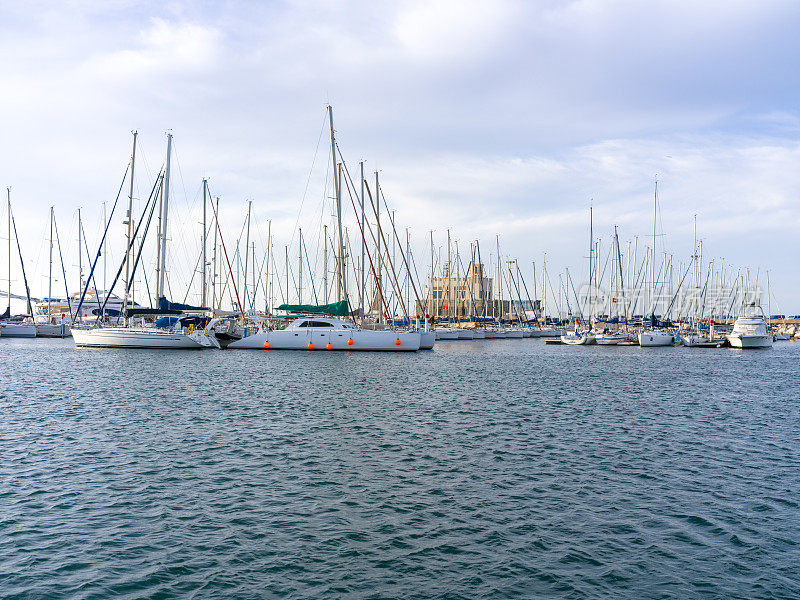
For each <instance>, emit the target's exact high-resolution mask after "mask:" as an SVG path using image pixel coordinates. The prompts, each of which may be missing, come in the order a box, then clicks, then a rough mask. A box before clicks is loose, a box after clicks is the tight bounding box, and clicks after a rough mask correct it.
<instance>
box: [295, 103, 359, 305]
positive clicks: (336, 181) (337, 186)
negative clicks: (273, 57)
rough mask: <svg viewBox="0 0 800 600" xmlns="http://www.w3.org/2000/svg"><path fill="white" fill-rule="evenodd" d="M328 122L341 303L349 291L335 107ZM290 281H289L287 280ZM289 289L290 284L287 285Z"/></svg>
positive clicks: (329, 114) (338, 284)
mask: <svg viewBox="0 0 800 600" xmlns="http://www.w3.org/2000/svg"><path fill="white" fill-rule="evenodd" d="M328 122H329V123H330V127H331V162H332V164H333V189H334V193H335V194H336V225H337V227H336V228H337V230H338V232H337V233H338V238H339V248H338V251H337V253H336V281H337V289H336V295H337V301H341V300H342V297H343V296H344V297H346V296H347V291H346V290H345V289H344V285H345V282H344V273H342V256H343V255H344V243H343V239H342V190H341V181H340V178H341V167H340V166H339V162H338V161H337V160H336V136H335V134H334V128H333V107H332V106H331V105H330V104H329V105H328ZM287 281H288V279H287ZM287 287H288V283H287Z"/></svg>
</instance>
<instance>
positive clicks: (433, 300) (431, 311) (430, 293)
mask: <svg viewBox="0 0 800 600" xmlns="http://www.w3.org/2000/svg"><path fill="white" fill-rule="evenodd" d="M433 267H434V262H433V229H431V284H430V288H429V289H428V314H429V315H431V316H432V317H433V316H434V313H435V312H436V311H435V307H436V298H434V297H433V294H434V289H435V288H436V286H435V285H434V284H433V275H434V272H433Z"/></svg>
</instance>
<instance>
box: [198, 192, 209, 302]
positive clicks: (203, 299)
mask: <svg viewBox="0 0 800 600" xmlns="http://www.w3.org/2000/svg"><path fill="white" fill-rule="evenodd" d="M207 190H208V183H207V181H206V178H205V177H204V178H203V281H202V283H201V292H200V296H201V297H200V306H208V304H206V302H207V300H208V293H207V290H206V267H207V263H206V237H207V232H206V204H207V203H208V200H207V199H206V192H207Z"/></svg>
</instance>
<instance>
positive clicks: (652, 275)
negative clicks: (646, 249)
mask: <svg viewBox="0 0 800 600" xmlns="http://www.w3.org/2000/svg"><path fill="white" fill-rule="evenodd" d="M657 212H658V175H656V183H655V188H654V191H653V257H652V261H650V282H651V284H652V285H653V298H652V313H653V316H655V314H656V214H657Z"/></svg>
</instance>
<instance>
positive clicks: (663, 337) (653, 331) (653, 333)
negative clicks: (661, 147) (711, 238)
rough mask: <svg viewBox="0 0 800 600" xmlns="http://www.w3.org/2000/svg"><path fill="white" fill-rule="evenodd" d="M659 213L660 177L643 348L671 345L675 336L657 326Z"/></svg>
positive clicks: (642, 333)
mask: <svg viewBox="0 0 800 600" xmlns="http://www.w3.org/2000/svg"><path fill="white" fill-rule="evenodd" d="M657 214H658V179H656V182H655V191H654V193H653V252H652V257H651V261H650V282H651V284H652V286H653V297H652V298H651V301H650V306H651V312H650V328H649V329H645V330H644V331H642V332H640V333H639V336H638V341H639V345H640V346H642V347H643V348H648V347H654V346H671V345H672V343H673V342H674V341H675V337H674V336H673V335H672V333H671V332H670V331H666V330H663V329H658V328H656V316H655V310H656V218H657Z"/></svg>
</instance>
